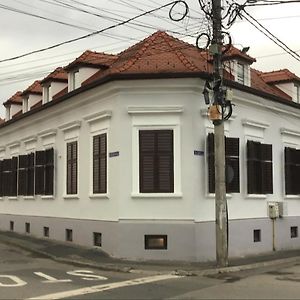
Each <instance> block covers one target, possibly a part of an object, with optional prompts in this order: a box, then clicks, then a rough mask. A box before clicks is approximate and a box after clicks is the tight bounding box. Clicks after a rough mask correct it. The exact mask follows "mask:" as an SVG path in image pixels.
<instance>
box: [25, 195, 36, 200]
mask: <svg viewBox="0 0 300 300" xmlns="http://www.w3.org/2000/svg"><path fill="white" fill-rule="evenodd" d="M23 199H24V200H35V197H34V196H23Z"/></svg>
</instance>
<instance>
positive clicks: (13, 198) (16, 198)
mask: <svg viewBox="0 0 300 300" xmlns="http://www.w3.org/2000/svg"><path fill="white" fill-rule="evenodd" d="M7 199H8V200H18V197H11V196H10V197H8V198H7Z"/></svg>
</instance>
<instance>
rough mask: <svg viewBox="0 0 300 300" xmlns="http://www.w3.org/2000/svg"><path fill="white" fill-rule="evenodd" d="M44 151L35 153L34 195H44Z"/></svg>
mask: <svg viewBox="0 0 300 300" xmlns="http://www.w3.org/2000/svg"><path fill="white" fill-rule="evenodd" d="M45 161H46V160H45V151H36V152H35V167H34V170H35V194H36V195H45Z"/></svg>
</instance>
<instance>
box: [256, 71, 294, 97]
mask: <svg viewBox="0 0 300 300" xmlns="http://www.w3.org/2000/svg"><path fill="white" fill-rule="evenodd" d="M264 75H265V73H263V72H261V71H257V70H255V69H251V87H252V88H254V89H257V90H260V91H263V92H266V93H268V94H272V95H275V96H278V97H281V98H283V99H286V100H289V101H292V97H290V96H289V95H287V94H286V93H284V92H283V91H282V90H280V89H279V88H277V87H276V86H274V85H270V84H268V82H267V81H266V80H265V79H264Z"/></svg>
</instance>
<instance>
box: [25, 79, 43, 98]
mask: <svg viewBox="0 0 300 300" xmlns="http://www.w3.org/2000/svg"><path fill="white" fill-rule="evenodd" d="M28 94H36V95H42V86H41V82H40V81H39V80H36V81H35V82H34V83H33V84H32V85H30V86H29V87H28V88H27V89H26V90H24V91H23V93H22V95H23V96H24V95H28Z"/></svg>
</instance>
